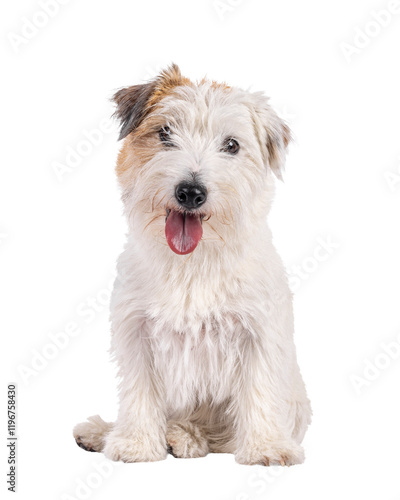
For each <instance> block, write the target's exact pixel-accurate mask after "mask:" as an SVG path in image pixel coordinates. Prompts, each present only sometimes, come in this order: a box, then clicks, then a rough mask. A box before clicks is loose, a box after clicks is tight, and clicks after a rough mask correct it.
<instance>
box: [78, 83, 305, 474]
mask: <svg viewBox="0 0 400 500" xmlns="http://www.w3.org/2000/svg"><path fill="white" fill-rule="evenodd" d="M154 115H157V117H159V118H160V120H163V121H164V122H165V124H167V125H168V126H169V127H170V129H171V130H172V131H173V138H174V142H175V144H176V147H175V148H162V147H160V148H159V149H157V152H156V154H155V155H154V156H153V158H152V159H151V160H150V161H149V162H147V164H146V165H145V166H141V167H140V173H139V175H137V176H135V178H134V179H133V177H131V176H130V170H129V168H128V169H127V170H126V173H125V174H123V177H122V179H121V181H122V185H123V193H122V194H123V200H124V203H125V212H126V215H127V217H128V222H129V235H128V240H127V244H126V248H125V250H124V252H123V253H122V255H121V256H120V258H119V262H118V278H117V280H116V283H115V288H114V293H113V297H112V304H111V320H112V332H113V335H112V351H113V353H114V356H115V359H116V361H117V362H118V366H119V375H120V378H121V382H120V409H119V415H118V419H117V421H116V422H115V423H114V424H105V423H104V422H103V423H102V424H101V423H99V421H98V420H97V421H93V420H92V421H91V422H88V423H86V424H79V425H78V426H77V427H76V428H75V430H74V435H75V437H76V438H77V439H79V440H80V442H81V443H83V444H84V445H85V444H86V445H87V447H92V448H93V447H94V448H95V449H96V450H97V451H102V450H103V451H104V453H105V455H106V456H107V457H109V458H110V459H113V460H124V461H127V462H135V461H152V460H160V459H163V458H165V457H166V453H167V442H168V444H169V446H171V447H172V451H173V453H174V454H175V455H176V456H185V457H192V456H204V455H205V454H206V453H207V452H208V451H213V452H230V453H234V454H235V457H236V460H237V461H238V462H240V463H243V464H255V463H261V464H265V465H268V464H279V463H280V464H287V465H290V464H294V463H300V462H302V461H303V450H302V447H301V446H300V443H301V441H302V439H303V437H304V434H305V431H306V428H307V425H308V424H309V422H310V419H311V409H310V405H309V401H308V399H307V396H306V391H305V387H304V384H303V381H302V378H301V375H300V371H299V368H298V365H297V361H296V352H295V346H294V343H293V317H292V295H291V292H290V291H289V287H288V283H287V279H286V276H285V271H284V268H283V265H282V262H281V259H280V258H279V256H278V254H277V252H276V250H275V248H274V246H273V244H272V238H271V233H270V230H269V228H268V226H267V221H266V216H267V213H268V211H269V208H270V204H271V201H272V198H273V192H274V179H273V177H272V176H271V172H272V170H271V169H273V170H274V172H275V173H276V175H277V176H279V175H280V171H281V169H282V168H283V162H284V156H285V145H284V140H283V137H282V133H283V132H282V122H281V121H280V119H279V118H278V117H277V116H276V114H275V113H274V112H273V111H272V110H271V108H270V106H269V104H268V101H267V99H266V98H265V97H264V96H263V95H261V94H259V93H256V94H252V93H249V92H244V91H242V90H239V89H235V88H233V89H228V90H227V89H226V88H223V87H218V86H217V87H216V86H214V85H211V84H210V83H207V82H203V83H201V84H199V85H197V86H187V85H184V86H181V87H177V88H176V90H175V91H174V92H173V93H172V94H170V95H168V96H167V97H165V98H164V99H163V100H162V101H161V103H160V106H158V108H157V109H155V110H154V112H153V117H152V119H153V118H157V117H156V116H154ZM226 137H235V138H236V139H237V140H238V142H239V143H240V146H241V149H240V151H239V153H238V154H237V155H236V156H230V155H229V154H227V153H223V152H221V143H222V142H223V140H224V138H226ZM156 140H157V137H155V138H154V141H156ZM268 140H270V141H273V146H274V147H275V153H276V154H275V156H274V159H272V158H271V154H270V151H269V150H268V149H267V148H266V144H267V141H268ZM157 148H158V146H157ZM126 161H132V160H131V159H130V158H129V159H128V160H126ZM129 167H132V168H137V166H135V162H134V160H133V161H132V166H130V165H129ZM270 167H271V168H270ZM193 173H195V174H196V175H197V178H198V179H200V180H201V182H202V183H203V184H204V185H205V186H206V187H207V190H208V198H207V201H206V203H205V205H204V206H203V207H202V212H204V213H206V214H207V215H209V214H211V217H210V219H209V220H208V221H207V220H206V219H204V221H203V230H204V233H203V239H202V240H201V241H200V243H199V245H198V246H197V248H196V249H195V250H194V252H193V253H192V254H190V255H186V256H185V255H184V256H180V255H177V254H175V253H174V252H172V251H171V249H170V248H169V247H168V245H167V243H166V240H165V235H164V228H165V221H164V216H159V217H158V218H156V219H155V220H154V221H153V222H151V223H150V224H149V221H150V220H151V219H152V217H153V216H154V213H157V212H156V210H161V214H163V212H162V211H164V212H165V207H166V204H168V206H169V207H177V204H176V201H175V200H174V190H175V186H176V185H177V184H179V183H180V182H182V181H185V180H190V179H191V178H192V174H193ZM124 176H125V178H124ZM101 422H102V421H101ZM96 434H98V435H97V436H96Z"/></svg>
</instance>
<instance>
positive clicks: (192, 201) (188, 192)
mask: <svg viewBox="0 0 400 500" xmlns="http://www.w3.org/2000/svg"><path fill="white" fill-rule="evenodd" d="M175 198H176V199H177V200H178V203H179V205H182V207H184V208H198V207H200V206H201V205H202V204H203V203H204V202H205V201H206V199H207V190H206V188H205V187H203V186H201V185H200V184H190V183H187V182H182V183H181V184H179V185H178V186H176V189H175Z"/></svg>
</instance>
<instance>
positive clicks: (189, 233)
mask: <svg viewBox="0 0 400 500" xmlns="http://www.w3.org/2000/svg"><path fill="white" fill-rule="evenodd" d="M202 219H203V217H202V216H201V214H199V213H192V212H183V213H181V212H178V211H176V210H169V209H167V217H166V219H165V237H166V238H167V242H168V245H169V247H170V249H171V250H172V251H173V252H175V253H177V254H178V255H186V254H188V253H191V252H193V250H194V249H195V248H196V247H197V245H198V244H199V241H200V240H201V237H202V236H203V227H202V225H201V223H202Z"/></svg>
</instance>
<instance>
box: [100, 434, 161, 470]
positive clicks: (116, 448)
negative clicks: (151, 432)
mask: <svg viewBox="0 0 400 500" xmlns="http://www.w3.org/2000/svg"><path fill="white" fill-rule="evenodd" d="M103 453H104V455H105V456H106V457H107V458H109V459H110V460H114V461H115V462H118V461H119V460H120V461H122V462H129V463H130V462H157V461H158V460H164V459H165V458H166V457H167V448H166V446H165V445H164V444H163V443H158V442H156V441H155V440H154V439H151V438H150V436H147V435H146V434H144V433H139V432H137V433H135V434H133V435H130V436H126V435H121V434H120V433H117V432H111V433H110V434H109V435H108V436H107V439H106V443H105V446H104V450H103Z"/></svg>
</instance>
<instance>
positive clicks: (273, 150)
mask: <svg viewBox="0 0 400 500" xmlns="http://www.w3.org/2000/svg"><path fill="white" fill-rule="evenodd" d="M114 101H115V103H116V105H117V109H116V116H117V117H118V119H119V120H120V122H121V131H120V139H124V144H123V147H122V149H121V152H120V154H119V157H118V164H117V169H116V170H117V175H118V178H119V181H120V184H121V186H122V189H123V200H124V203H125V208H126V213H127V216H128V221H129V223H130V225H131V227H132V228H134V230H139V231H141V233H142V234H143V235H149V236H150V238H149V241H150V240H151V241H152V244H160V242H161V243H164V244H166V242H167V243H168V245H169V247H170V249H171V250H173V251H174V252H175V253H177V254H187V253H190V252H193V250H194V249H195V248H196V247H197V245H198V244H199V242H200V240H202V244H201V245H200V246H204V245H208V246H210V248H211V247H212V246H214V247H215V245H217V246H218V243H220V242H221V241H223V243H224V244H227V243H228V241H231V240H238V239H239V240H240V238H246V234H247V233H248V232H249V231H251V232H253V233H254V231H257V227H258V223H262V222H263V219H264V218H265V215H266V212H267V211H268V209H269V204H270V201H271V196H272V192H271V179H270V178H271V172H273V173H274V174H275V175H276V176H277V177H278V178H280V177H281V172H282V169H283V166H284V162H285V153H286V148H287V146H288V143H289V141H290V131H289V128H288V127H287V125H286V124H285V123H284V122H283V121H282V120H281V119H280V118H279V117H278V116H277V115H276V113H275V112H274V111H273V110H272V109H271V107H270V106H269V103H268V98H266V97H265V96H264V95H263V94H262V93H250V92H245V91H243V90H241V89H238V88H234V87H229V86H228V85H226V84H218V83H216V82H210V81H207V80H202V81H200V82H199V83H198V84H194V83H192V82H191V81H190V80H188V79H187V78H185V77H183V76H182V75H181V73H180V71H179V68H178V67H177V66H176V65H172V66H171V67H170V68H168V69H167V70H165V71H163V72H161V74H160V75H159V76H158V77H157V78H155V79H154V80H153V81H151V82H149V83H145V84H142V85H134V86H132V87H128V88H124V89H121V90H119V91H118V92H117V93H116V94H115V96H114ZM260 227H261V226H260ZM146 237H147V236H146Z"/></svg>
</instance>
